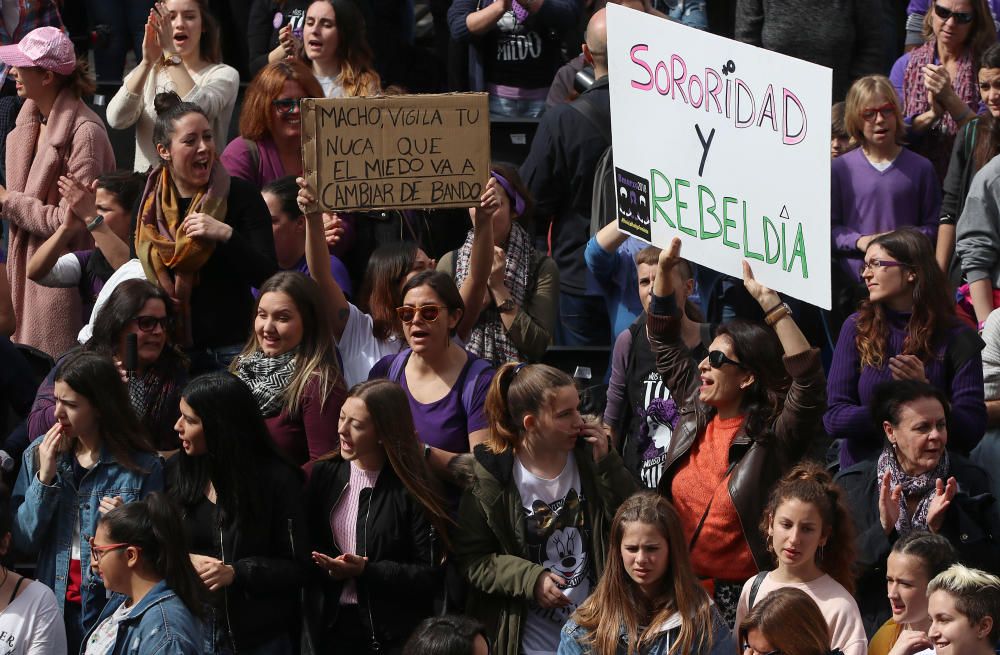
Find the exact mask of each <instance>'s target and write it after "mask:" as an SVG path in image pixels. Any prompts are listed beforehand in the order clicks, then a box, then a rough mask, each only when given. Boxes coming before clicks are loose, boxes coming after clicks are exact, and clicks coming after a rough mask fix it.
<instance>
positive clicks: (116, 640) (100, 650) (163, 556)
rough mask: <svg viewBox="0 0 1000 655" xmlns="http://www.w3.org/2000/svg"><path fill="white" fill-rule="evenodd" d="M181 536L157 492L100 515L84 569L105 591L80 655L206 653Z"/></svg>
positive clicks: (197, 588) (199, 596)
mask: <svg viewBox="0 0 1000 655" xmlns="http://www.w3.org/2000/svg"><path fill="white" fill-rule="evenodd" d="M183 534H184V524H183V523H182V522H181V517H180V514H179V513H178V511H177V508H176V507H175V506H174V504H173V503H172V502H171V501H170V499H169V498H168V497H167V496H166V495H164V494H162V493H159V492H157V493H153V494H150V495H149V496H147V497H146V498H144V499H143V500H140V501H137V502H134V503H130V504H128V505H123V506H121V507H116V508H115V509H113V510H111V511H110V512H108V513H107V514H105V515H104V516H102V517H101V519H100V520H99V521H98V523H97V530H96V531H95V532H94V536H93V537H91V538H90V568H91V569H92V570H93V572H94V574H95V575H99V576H100V577H101V579H102V580H103V581H104V586H105V588H106V589H107V590H108V591H109V592H111V593H112V595H111V598H110V599H109V600H108V603H107V605H105V606H104V610H103V611H102V612H101V617H100V619H98V622H97V624H96V625H95V626H94V628H93V629H92V630H91V631H90V633H89V634H88V635H87V636H86V637H85V638H84V641H83V643H84V647H83V650H82V655H111V654H112V653H123V652H125V651H126V650H127V652H129V653H133V654H134V655H158V654H160V653H172V654H173V655H200V654H201V653H204V652H205V651H204V649H203V648H204V644H205V635H204V626H203V624H202V622H201V620H200V617H201V616H202V614H203V613H204V611H205V603H204V599H203V595H204V594H203V593H202V584H201V580H199V579H198V574H197V573H195V570H194V566H193V565H192V564H191V559H190V558H189V557H188V553H187V550H186V549H185V548H184V543H185V540H184V538H183Z"/></svg>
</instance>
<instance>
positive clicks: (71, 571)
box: [12, 352, 163, 653]
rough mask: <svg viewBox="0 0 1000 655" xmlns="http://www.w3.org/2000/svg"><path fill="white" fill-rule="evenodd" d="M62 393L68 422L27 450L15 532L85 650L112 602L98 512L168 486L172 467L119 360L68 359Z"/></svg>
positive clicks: (72, 645)
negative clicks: (97, 568)
mask: <svg viewBox="0 0 1000 655" xmlns="http://www.w3.org/2000/svg"><path fill="white" fill-rule="evenodd" d="M55 397H56V409H55V417H56V420H57V421H58V423H56V424H55V425H54V426H52V428H51V429H50V430H49V431H48V432H46V433H45V434H44V435H42V436H40V437H38V438H37V439H36V440H35V441H34V443H32V444H31V446H30V447H29V448H28V450H26V451H25V452H24V456H23V458H22V463H21V470H20V472H19V473H18V477H17V483H16V484H15V485H14V493H13V503H12V505H13V508H14V525H13V530H12V534H13V544H14V548H16V549H17V551H18V552H20V553H23V554H24V555H28V556H31V557H36V558H37V568H36V569H35V574H36V576H37V577H38V580H39V581H40V582H44V583H45V584H47V585H48V586H49V587H50V588H51V589H53V590H54V591H55V593H56V601H57V602H58V603H59V608H60V609H61V610H62V614H63V619H64V622H65V625H66V636H67V641H68V643H69V652H73V653H75V652H78V651H79V649H80V641H81V639H82V636H83V634H85V632H86V631H87V630H89V629H90V628H91V627H92V626H93V625H94V623H95V621H96V620H97V617H98V615H99V614H100V612H101V609H102V608H103V607H104V604H105V602H106V600H107V595H106V593H105V588H104V584H103V581H102V580H101V578H100V577H99V576H97V575H95V574H94V573H93V572H92V571H91V570H90V567H89V566H87V564H88V563H89V561H90V537H91V536H93V534H94V530H95V529H96V528H97V521H98V518H99V517H100V515H101V514H103V513H104V512H107V511H108V510H110V509H113V508H114V507H116V506H118V505H121V504H124V503H130V502H133V501H136V500H139V499H141V498H143V497H145V496H146V495H147V494H149V493H151V492H153V491H160V490H162V489H163V467H162V464H161V462H160V458H159V457H157V456H156V453H155V452H153V450H152V448H151V447H150V446H149V445H148V444H147V441H146V435H145V434H144V433H143V430H142V426H141V425H140V424H139V421H138V420H137V419H136V417H135V414H134V413H133V412H132V408H131V407H130V406H129V399H128V394H127V392H126V389H125V385H123V384H122V383H121V377H120V373H119V371H118V369H117V367H116V366H115V365H114V363H113V362H112V361H111V359H110V358H108V357H104V356H102V355H99V354H97V353H89V352H80V353H75V354H73V355H71V356H70V357H68V358H67V359H66V360H65V361H63V362H62V363H61V364H60V365H59V369H58V371H57V372H56V375H55Z"/></svg>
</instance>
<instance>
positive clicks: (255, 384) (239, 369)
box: [236, 349, 297, 418]
mask: <svg viewBox="0 0 1000 655" xmlns="http://www.w3.org/2000/svg"><path fill="white" fill-rule="evenodd" d="M296 354H297V352H296V350H295V349H293V350H289V351H288V352H287V353H284V354H282V355H278V356H277V357H268V356H267V355H265V354H264V353H262V352H261V351H259V350H258V351H256V352H253V353H250V354H249V355H245V356H243V357H240V358H239V359H238V360H237V361H236V376H237V377H239V378H240V379H241V380H243V382H244V383H246V385H247V386H248V387H250V392H251V393H252V394H253V398H254V400H256V401H257V407H259V408H260V414H261V416H263V417H264V418H270V417H272V416H277V415H278V414H279V413H280V412H281V410H282V409H283V408H284V398H283V397H284V394H285V390H286V389H288V384H289V383H290V382H291V381H292V376H293V375H295V355H296Z"/></svg>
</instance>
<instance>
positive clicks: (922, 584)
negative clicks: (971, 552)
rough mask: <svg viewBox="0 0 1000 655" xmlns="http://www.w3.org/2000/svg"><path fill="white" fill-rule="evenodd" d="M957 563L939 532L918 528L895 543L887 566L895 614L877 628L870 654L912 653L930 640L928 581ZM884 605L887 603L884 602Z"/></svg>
mask: <svg viewBox="0 0 1000 655" xmlns="http://www.w3.org/2000/svg"><path fill="white" fill-rule="evenodd" d="M954 563H955V549H954V548H952V546H951V543H950V542H949V541H948V539H947V538H946V537H944V536H942V535H939V534H931V533H929V532H923V531H920V530H915V531H913V532H911V533H909V534H907V535H905V536H903V537H901V538H900V539H899V540H898V541H897V542H896V543H895V544H893V546H892V552H891V553H889V559H888V561H887V563H886V567H885V582H886V586H887V589H888V594H889V607H890V609H891V610H892V618H890V619H888V620H887V621H886V622H885V623H884V624H882V627H880V628H879V629H878V632H876V633H875V636H874V637H872V640H871V643H870V644H869V645H868V655H890V653H891V654H892V655H912V654H913V653H915V652H918V651H919V650H923V648H918V647H920V646H924V645H925V644H926V643H927V631H928V630H929V629H930V627H931V617H930V615H929V614H928V613H927V583H929V582H930V581H931V580H932V579H933V578H934V577H935V576H937V574H939V573H942V572H943V571H944V570H945V569H947V568H948V567H949V566H951V565H952V564H954ZM883 605H884V603H883Z"/></svg>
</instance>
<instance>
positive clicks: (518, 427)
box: [484, 362, 573, 453]
mask: <svg viewBox="0 0 1000 655" xmlns="http://www.w3.org/2000/svg"><path fill="white" fill-rule="evenodd" d="M567 386H568V387H571V386H573V378H571V377H570V376H569V374H568V373H566V372H564V371H560V370H559V369H557V368H554V367H552V366H548V365H546V364H518V363H516V362H510V363H507V364H504V365H503V366H501V367H500V370H499V371H497V372H496V375H494V376H493V381H492V382H490V388H489V391H487V392H486V404H485V406H484V409H485V410H486V417H487V420H488V421H489V424H490V436H489V437H487V439H486V447H487V448H488V449H489V450H490V451H492V452H494V453H502V452H506V451H507V450H508V449H511V448H514V449H516V448H518V447H520V445H521V444H522V443H524V417H525V416H527V415H528V414H537V413H538V411H539V410H540V409H541V408H542V407H545V406H547V405H548V403H549V401H551V400H552V396H553V395H554V394H555V392H556V389H559V388H561V387H567Z"/></svg>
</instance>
